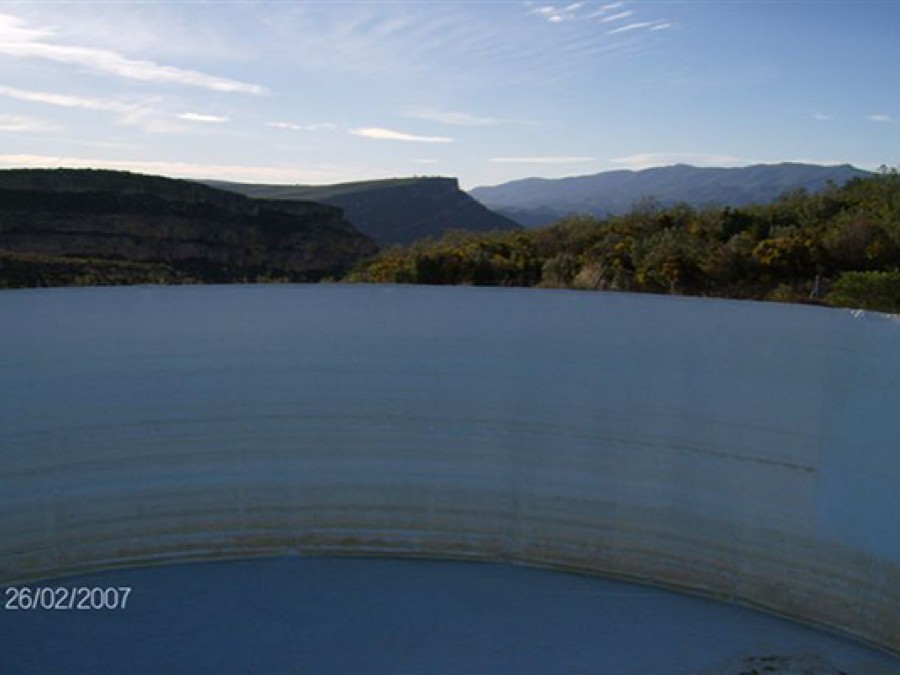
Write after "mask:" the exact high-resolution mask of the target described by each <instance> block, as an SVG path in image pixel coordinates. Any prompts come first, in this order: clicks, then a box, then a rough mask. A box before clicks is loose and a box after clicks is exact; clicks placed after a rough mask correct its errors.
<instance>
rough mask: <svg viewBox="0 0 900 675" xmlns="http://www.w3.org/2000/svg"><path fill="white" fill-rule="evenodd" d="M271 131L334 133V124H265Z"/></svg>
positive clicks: (335, 127) (335, 126)
mask: <svg viewBox="0 0 900 675" xmlns="http://www.w3.org/2000/svg"><path fill="white" fill-rule="evenodd" d="M266 126H267V127H271V128H272V129H285V130H287V131H334V130H335V129H337V125H336V124H332V123H331V122H324V123H322V124H295V123H294V122H266Z"/></svg>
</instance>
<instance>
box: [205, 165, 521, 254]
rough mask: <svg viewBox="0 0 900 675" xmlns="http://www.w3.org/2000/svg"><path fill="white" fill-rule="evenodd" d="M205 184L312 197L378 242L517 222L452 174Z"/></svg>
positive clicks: (266, 194)
mask: <svg viewBox="0 0 900 675" xmlns="http://www.w3.org/2000/svg"><path fill="white" fill-rule="evenodd" d="M210 184H211V185H214V186H216V187H221V188H223V189H227V190H234V191H235V192H239V193H241V194H245V195H248V196H250V197H255V198H277V199H281V200H285V199H301V200H313V201H316V202H322V203H324V204H330V205H332V206H336V207H339V208H341V209H343V210H344V212H345V213H346V215H347V218H348V219H349V220H350V222H352V223H353V224H354V225H355V226H356V227H358V228H359V229H360V231H361V232H364V233H365V234H367V235H368V236H370V237H372V239H374V240H375V241H376V242H377V243H378V245H379V246H389V245H392V244H408V243H410V242H413V241H415V240H417V239H423V238H425V237H440V236H441V235H442V234H443V233H444V232H446V231H447V230H470V231H474V232H486V231H489V230H512V229H518V228H519V225H518V224H516V223H514V222H513V221H511V220H510V219H509V218H506V217H505V216H501V215H500V214H498V213H494V212H493V211H491V210H489V209H488V208H486V207H485V206H483V205H482V204H480V203H478V202H477V201H475V200H474V199H472V198H471V197H470V196H469V195H468V194H466V193H465V192H463V191H462V190H460V189H459V183H458V182H457V180H456V179H455V178H395V179H389V180H374V181H366V182H360V183H340V184H337V185H321V186H304V185H250V184H242V183H218V182H216V183H210Z"/></svg>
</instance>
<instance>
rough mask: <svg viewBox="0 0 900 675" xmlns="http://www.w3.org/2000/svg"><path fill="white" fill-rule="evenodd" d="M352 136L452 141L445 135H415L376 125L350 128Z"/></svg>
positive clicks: (431, 141) (418, 140)
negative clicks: (380, 127)
mask: <svg viewBox="0 0 900 675" xmlns="http://www.w3.org/2000/svg"><path fill="white" fill-rule="evenodd" d="M350 133H351V134H353V135H354V136H363V137H365V138H374V139H377V140H379V141H408V142H413V143H453V139H452V138H447V137H446V136H416V135H413V134H407V133H404V132H402V131H394V130H392V129H379V128H377V127H365V128H363V129H351V130H350Z"/></svg>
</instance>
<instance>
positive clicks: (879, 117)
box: [866, 113, 894, 122]
mask: <svg viewBox="0 0 900 675" xmlns="http://www.w3.org/2000/svg"><path fill="white" fill-rule="evenodd" d="M866 119H868V120H869V121H870V122H893V121H894V118H893V117H891V116H890V115H885V114H884V113H875V114H872V115H869V116H868V117H867V118H866Z"/></svg>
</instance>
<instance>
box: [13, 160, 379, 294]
mask: <svg viewBox="0 0 900 675" xmlns="http://www.w3.org/2000/svg"><path fill="white" fill-rule="evenodd" d="M0 251H6V252H10V253H18V254H39V255H43V256H54V257H62V258H90V259H101V260H127V261H130V262H146V263H165V264H167V265H169V266H171V267H172V268H174V269H175V270H176V271H178V272H180V273H181V274H182V275H186V276H187V277H188V278H190V279H191V280H197V281H239V280H245V279H248V280H253V279H254V278H257V277H259V276H263V277H269V278H271V277H281V278H287V279H290V280H294V281H307V280H316V279H319V278H321V277H323V276H326V275H332V274H341V273H343V272H344V271H346V270H347V269H349V267H351V266H352V265H353V263H355V262H356V261H357V260H358V259H360V258H361V257H365V256H368V255H372V254H373V253H375V252H376V251H377V247H376V246H375V244H374V243H373V242H372V241H371V239H369V238H368V237H366V236H364V235H362V234H360V233H359V232H358V231H357V230H355V229H354V228H353V226H352V225H350V224H349V223H348V222H347V221H346V220H344V218H343V214H342V212H341V211H340V209H337V208H334V207H331V206H326V205H323V204H316V203H311V202H297V201H293V202H278V201H274V200H251V199H248V198H246V197H243V196H241V195H238V194H234V193H229V192H225V191H222V190H216V189H213V188H210V187H207V186H204V185H200V184H197V183H193V182H189V181H179V180H172V179H168V178H161V177H156V176H141V175H137V174H127V173H119V172H108V171H83V170H53V171H44V170H24V171H18V170H14V171H2V172H0Z"/></svg>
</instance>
